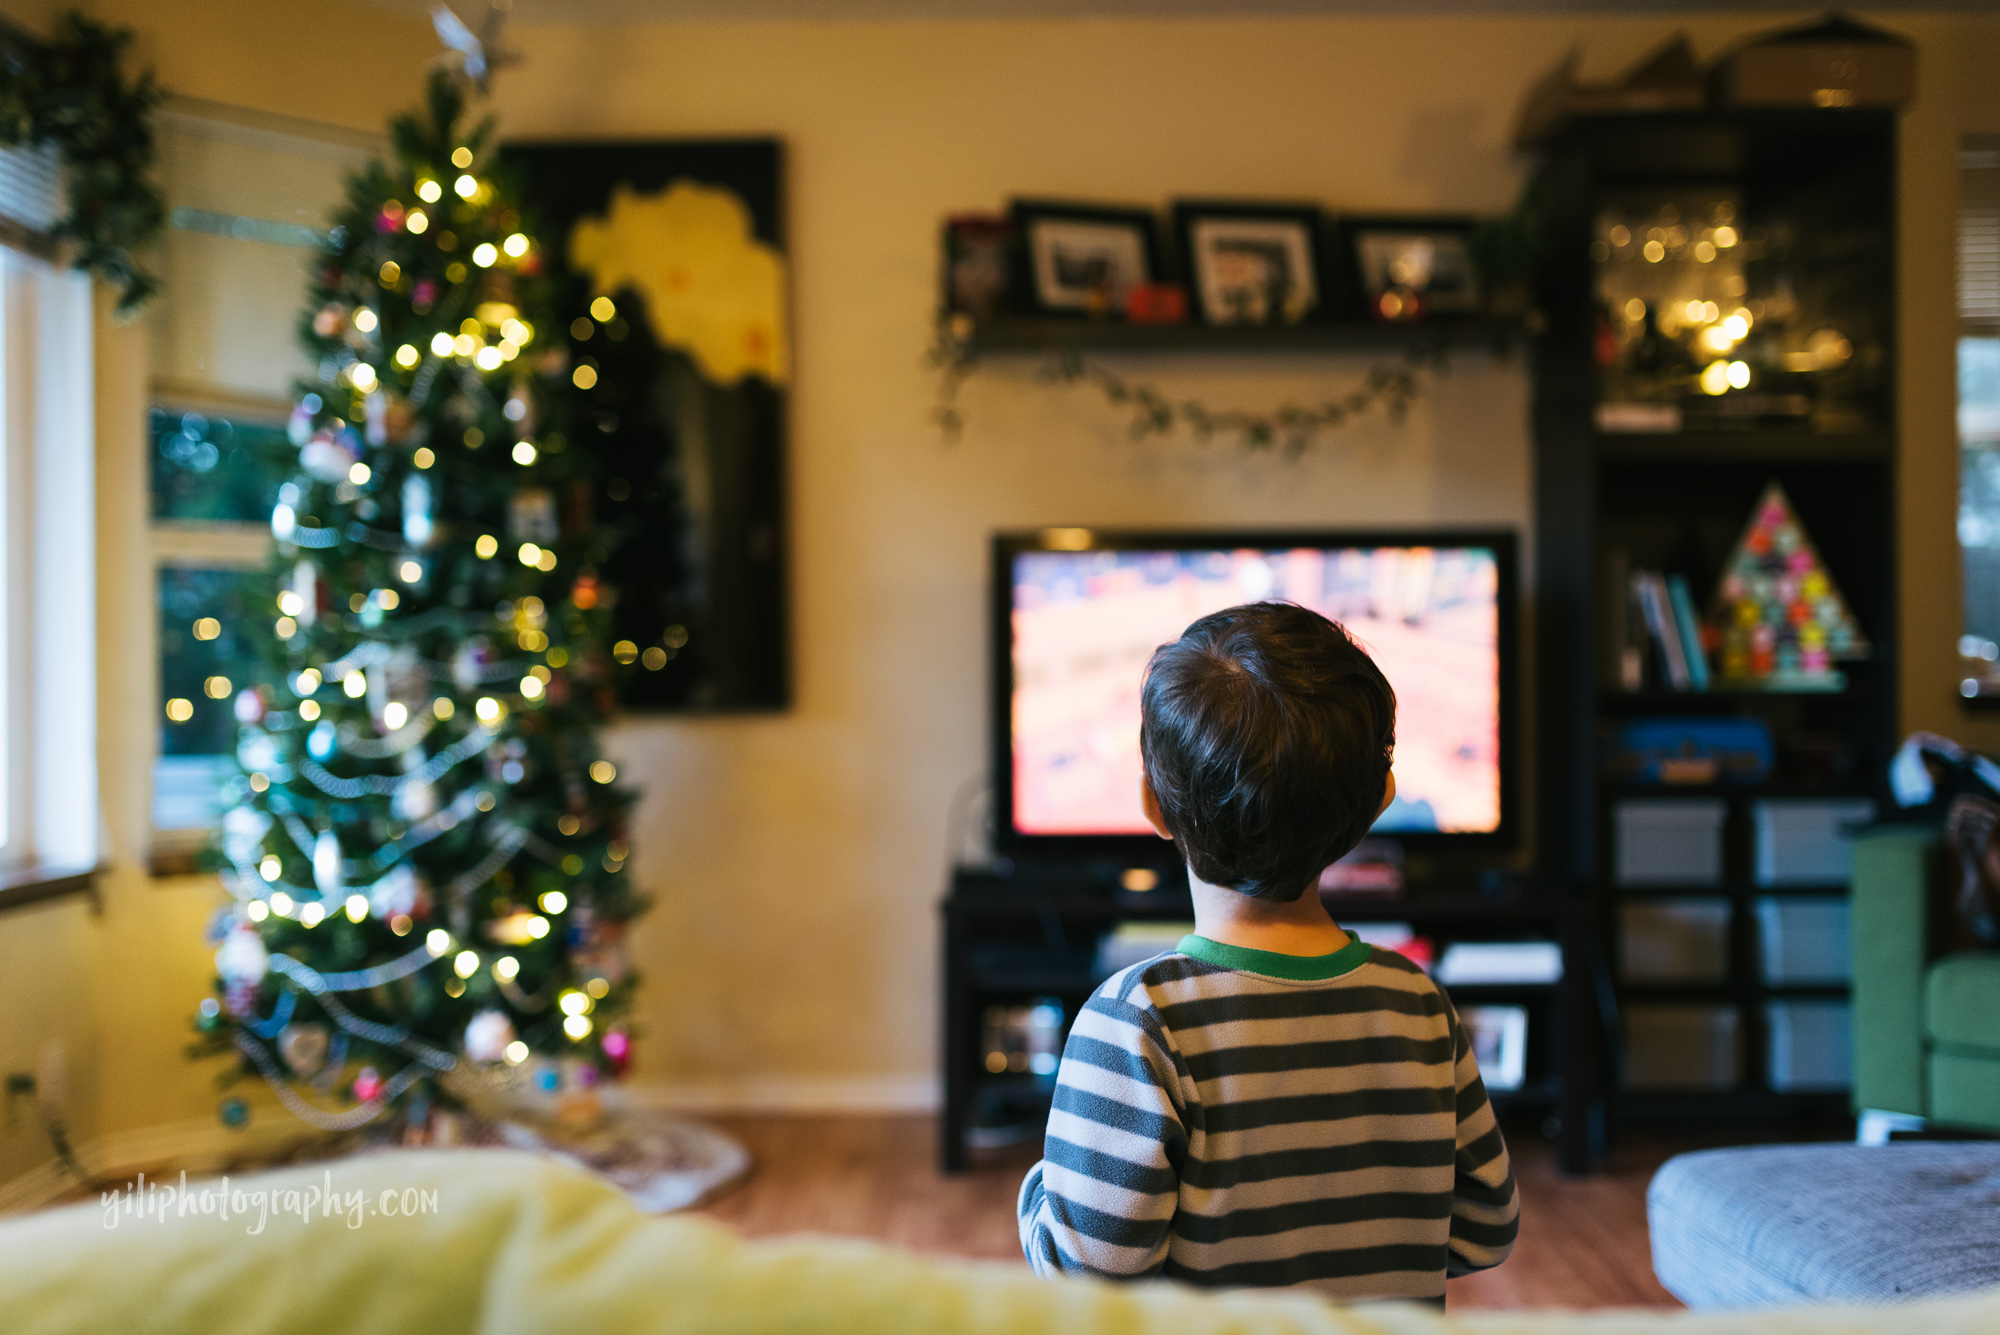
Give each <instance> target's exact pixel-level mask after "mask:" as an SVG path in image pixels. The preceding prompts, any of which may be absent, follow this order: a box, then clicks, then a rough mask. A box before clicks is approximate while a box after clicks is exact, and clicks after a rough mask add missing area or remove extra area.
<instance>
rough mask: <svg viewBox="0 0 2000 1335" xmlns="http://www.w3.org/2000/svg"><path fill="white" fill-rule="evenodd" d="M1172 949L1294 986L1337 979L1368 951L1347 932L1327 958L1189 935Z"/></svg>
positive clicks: (1355, 966)
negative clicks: (1283, 953)
mask: <svg viewBox="0 0 2000 1335" xmlns="http://www.w3.org/2000/svg"><path fill="white" fill-rule="evenodd" d="M1174 949H1175V950H1177V951H1179V952H1180V953H1181V954H1183V955H1188V956H1192V957H1193V958H1195V959H1198V960H1200V961H1202V962H1203V963H1204V964H1213V965H1215V966H1217V967H1218V968H1223V969H1234V970H1236V971H1237V972H1238V973H1258V974H1262V975H1264V976H1265V977H1266V978H1283V979H1286V980H1288V981H1290V982H1294V983H1319V982H1324V981H1326V980H1327V979H1329V978H1338V977H1340V976H1341V975H1342V974H1344V973H1350V972H1352V971H1353V970H1355V969H1358V968H1360V967H1361V966H1362V965H1363V964H1366V963H1367V962H1368V952H1369V947H1368V943H1367V942H1366V941H1363V940H1362V939H1361V938H1360V937H1358V936H1356V935H1355V934H1354V933H1352V932H1348V933H1347V944H1346V945H1344V946H1342V947H1341V948H1340V949H1339V950H1336V951H1334V952H1333V953H1332V954H1331V955H1280V954H1278V953H1276V952H1275V951H1270V950H1250V949H1247V948H1245V947H1243V946H1229V945H1224V944H1223V943H1222V942H1220V941H1211V940H1209V939H1208V938H1207V937H1205V936H1196V935H1195V934H1194V933H1192V932H1190V933H1188V934H1187V935H1186V936H1184V937H1182V938H1181V939H1180V944H1178V945H1176V946H1175V947H1174Z"/></svg>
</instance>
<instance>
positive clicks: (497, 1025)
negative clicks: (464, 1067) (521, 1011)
mask: <svg viewBox="0 0 2000 1335" xmlns="http://www.w3.org/2000/svg"><path fill="white" fill-rule="evenodd" d="M513 1041H514V1022H513V1021H512V1020H510V1019H508V1018H507V1016H506V1015H505V1013H503V1012H501V1011H493V1010H486V1011H481V1012H479V1014H477V1015H475V1016H473V1017H472V1021H471V1023H469V1024H467V1025H466V1026H465V1056H466V1059H467V1060H468V1061H476V1062H497V1061H502V1060H504V1059H505V1058H506V1056H507V1045H508V1044H509V1043H512V1042H513Z"/></svg>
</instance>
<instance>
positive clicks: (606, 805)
mask: <svg viewBox="0 0 2000 1335" xmlns="http://www.w3.org/2000/svg"><path fill="white" fill-rule="evenodd" d="M470 87H471V84H470V80H469V79H468V78H467V74H466V72H465V71H458V72H443V71H440V72H437V73H434V74H433V76H432V78H431V81H430V83H429V87H428V96H427V98H426V103H425V106H424V109H423V111H422V113H421V114H415V115H410V116H406V117H403V118H400V119H398V120H397V121H395V122H394V123H393V125H392V127H391V129H392V144H393V148H394V153H393V158H392V160H390V161H387V162H382V161H378V162H376V163H374V164H371V165H370V166H369V167H367V168H366V169H364V170H362V171H361V172H359V173H357V174H356V175H354V176H353V177H352V178H351V179H350V180H349V183H348V200H347V204H346V206H345V207H344V209H343V210H342V211H341V212H340V213H339V215H338V216H337V217H336V218H335V219H334V220H333V226H332V227H331V228H330V229H329V231H328V232H327V234H326V239H325V242H324V245H323V247H322V250H321V252H320V254H319V256H318V259H317V264H316V270H315V274H314V279H313V283H312V290H311V293H310V303H309V306H308V308H307V311H306V313H305V316H304V318H303V321H302V324H301V330H300V333H301V337H302V339H303V341H304V344H305V346H306V348H307V350H308V353H309V356H310V359H311V360H312V361H313V362H314V363H316V365H317V373H316V376H315V377H314V378H313V379H312V380H311V382H310V383H304V384H301V386H300V389H299V396H298V401H297V406H296V408H295V409H294V411H293V413H292V417H291V422H290V432H289V435H290V439H291V441H292V443H293V444H294V445H296V446H297V447H298V455H297V459H296V463H295V465H293V466H292V467H291V469H290V470H289V471H290V477H289V480H288V481H287V482H286V483H285V484H284V486H283V487H282V488H281V490H280V491H279V500H278V504H277V505H276V507H275V509H274V510H273V512H272V516H271V530H272V534H273V536H274V538H275V539H276V551H275V555H274V557H273V559H272V562H271V565H270V567H269V570H268V573H267V576H266V578H265V579H264V580H263V581H262V582H261V584H262V586H261V588H254V589H253V592H252V593H251V594H250V595H248V596H249V597H250V598H251V599H252V602H251V605H249V606H247V607H243V608H240V609H239V611H238V615H241V616H242V617H244V618H245V623H246V624H249V625H254V626H255V627H256V628H257V630H256V638H257V639H258V640H259V641H260V642H261V652H262V665H261V678H260V679H259V680H257V681H255V682H253V683H252V684H251V685H250V686H249V687H248V688H246V689H244V690H243V691H241V693H240V694H238V695H237V696H236V699H235V708H236V716H237V719H238V721H239V739H238V746H237V752H236V754H237V759H238V761H239V763H240V765H241V771H242V772H241V774H240V776H238V777H236V778H234V779H232V780H231V788H230V792H229V794H228V796H229V799H230V809H229V810H228V811H227V814H226V816H225V818H224V824H223V830H222V834H221V838H220V845H221V851H222V858H223V862H224V864H225V865H224V867H223V880H224V882H225V884H226V885H227V886H228V888H229V890H230V891H231V894H232V902H231V903H230V904H229V905H228V906H227V907H226V908H224V909H223V910H221V911H220V912H219V913H218V915H217V917H216V920H215V923H214V926H213V928H212V931H211V935H212V937H213V938H214V939H215V941H216V944H217V945H218V947H219V948H218V949H217V951H216V973H217V995H216V996H213V997H210V998H208V999H206V1000H204V1001H203V1003H202V1006H201V1013H200V1016H199V1017H198V1019H197V1021H196V1023H197V1027H198V1028H199V1029H200V1030H201V1031H202V1035H203V1037H202V1039H201V1040H200V1041H199V1042H198V1043H197V1044H196V1046H195V1051H196V1052H197V1053H200V1054H215V1053H224V1052H227V1053H233V1054H235V1055H236V1056H237V1058H238V1063H237V1064H236V1065H235V1066H233V1067H232V1069H231V1072H230V1076H232V1077H240V1076H242V1075H244V1074H248V1073H251V1072H255V1073H257V1074H259V1075H261V1076H262V1077H263V1078H264V1079H265V1080H266V1081H268V1082H269V1083H270V1085H271V1087H272V1088H273V1090H274V1091H275V1092H276V1094H277V1096H278V1098H279V1099H280V1100H281V1101H282V1102H283V1103H284V1104H285V1105H286V1106H287V1107H288V1108H290V1109H291V1110H292V1111H293V1112H295V1113H297V1114H298V1115H299V1116H300V1117H302V1118H304V1119H305V1120H307V1121H308V1122H311V1123H312V1124H314V1125H315V1126H319V1127H322V1128H325V1129H346V1128H353V1127H359V1126H362V1125H365V1124H368V1123H370V1122H376V1121H378V1120H380V1119H384V1118H385V1117H386V1119H387V1122H386V1124H387V1125H389V1126H391V1127H395V1126H401V1127H402V1128H404V1129H406V1130H408V1131H410V1132H413V1133H421V1129H422V1127H423V1126H424V1124H425V1123H426V1121H427V1119H428V1118H429V1117H430V1115H431V1112H432V1110H433V1109H435V1108H437V1107H438V1106H440V1105H441V1104H443V1105H452V1104H456V1103H462V1102H463V1101H464V1100H465V1099H466V1098H467V1097H468V1095H473V1096H476V1095H477V1093H478V1091H479V1090H481V1089H482V1088H483V1089H494V1088H499V1089H505V1088H508V1087H519V1086H522V1085H527V1086H529V1087H532V1088H538V1089H541V1090H545V1091H550V1092H554V1091H557V1090H563V1089H571V1088H576V1087H580V1086H589V1085H591V1084H593V1083H595V1081H596V1080H598V1079H599V1078H600V1077H602V1076H603V1075H607V1074H614V1073H616V1072H617V1071H619V1070H622V1068H623V1066H624V1063H625V1060H626V1057H627V1051H628V1049H627V1044H628V1041H629V1040H628V1036H627V1034H626V1032H625V1030H623V1029H622V1028H621V1027H619V1017H620V1016H621V1015H622V1014H623V1013H624V1011H625V1010H626V1008H627V1005H628V1001H629V997H630V993H631V990H632V987H633V985H634V979H633V977H632V975H631V974H630V972H629V970H628V969H627V967H626V965H625V962H624V956H623V952H622V949H621V936H622V933H623V930H624V926H625V923H626V922H627V921H628V920H629V919H630V917H631V916H632V915H633V914H634V913H635V912H637V911H638V908H639V907H640V906H639V904H638V902H637V901H636V900H635V898H634V896H633V894H632V892H631V890H630V888H629V885H628V882H627V874H626V872H625V870H624V869H625V865H626V859H627V857H628V855H629V849H628V846H627V843H626V840H625V831H624V821H625V819H626V814H627V811H628V809H629V806H630V802H631V797H630V795H629V794H628V793H626V792H624V791H622V790H621V789H620V788H619V787H618V786H617V784H616V778H617V774H616V770H615V768H614V767H613V766H612V764H611V762H609V761H608V760H605V759H604V758H603V757H602V756H601V755H600V753H599V751H598V745H597V738H596V735H595V729H596V728H597V727H598V726H599V725H600V724H601V723H602V722H603V720H604V718H605V716H606V714H607V712H608V711H609V709H610V706H611V691H610V677H611V673H612V672H613V671H614V670H616V669H614V668H613V666H612V663H611V659H610V657H609V655H608V653H607V651H606V645H605V640H606V631H607V630H608V618H607V611H608V604H609V603H610V601H611V595H610V592H609V591H608V590H606V589H604V588H602V587H601V586H600V584H599V582H598V579H597V576H596V574H595V567H596V566H597V565H598V564H599V563H601V562H602V561H603V559H604V558H605V556H606V554H607V553H606V552H605V551H604V550H603V541H604V540H603V539H602V537H601V536H599V534H598V533H597V532H596V529H595V525H594V524H593V522H592V516H591V503H592V497H593V495H594V494H595V487H596V479H595V478H594V477H593V475H592V468H591V461H590V459H589V458H588V456H587V453H586V452H585V451H583V450H580V449H572V448H567V446H568V442H569V441H570V440H571V439H573V438H575V437H573V436H572V434H571V431H570V429H569V427H570V421H571V416H572V414H574V413H575V412H577V411H578V407H577V406H576V401H577V400H578V399H579V398H580V397H581V395H580V391H581V390H586V389H589V388H590V387H591V385H592V384H593V383H594V382H595V379H596V375H597V372H596V370H595V368H594V367H593V366H591V365H590V364H588V363H578V364H577V365H576V366H574V367H572V366H571V365H570V361H569V352H568V344H567V342H566V341H565V339H564V338H563V337H562V335H561V333H560V332H559V331H560V329H561V327H562V325H561V322H560V321H559V319H558V317H557V315H556V314H555V313H554V312H553V311H549V310H545V309H543V306H542V305H541V304H539V303H541V302H543V301H545V300H546V298H545V296H544V294H543V292H542V290H541V289H542V284H541V283H539V282H538V278H537V275H538V272H539V271H540V267H541V266H540V262H539V252H538V250H537V246H536V242H535V241H534V240H533V238H532V237H531V236H530V235H529V233H528V231H527V230H524V222H523V219H522V217H521V212H520V205H519V203H518V201H517V200H516V199H515V198H514V197H513V195H512V193H511V192H510V190H509V187H508V183H507V181H506V179H505V178H504V174H503V173H501V172H499V171H497V170H496V169H495V165H494V163H493V162H492V158H491V155H492V152H493V147H494V146H493V143H492V129H493V127H492V122H491V120H490V119H488V120H486V121H485V122H483V123H480V124H476V125H473V124H467V123H466V121H467V111H468V108H467V101H468V97H469V94H470ZM606 318H608V317H606ZM246 1115H247V1110H246V1107H245V1105H244V1104H243V1102H242V1101H241V1100H240V1099H230V1100H227V1101H225V1103H224V1104H223V1117H224V1120H225V1121H232V1122H233V1121H238V1120H241V1118H242V1117H244V1116H246Z"/></svg>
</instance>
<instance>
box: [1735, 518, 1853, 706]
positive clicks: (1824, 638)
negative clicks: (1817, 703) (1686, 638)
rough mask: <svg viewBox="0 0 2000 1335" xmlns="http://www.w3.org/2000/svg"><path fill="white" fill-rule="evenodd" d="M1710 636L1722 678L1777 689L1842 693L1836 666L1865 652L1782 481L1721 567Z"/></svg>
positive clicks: (1838, 592) (1845, 605) (1840, 679)
mask: <svg viewBox="0 0 2000 1335" xmlns="http://www.w3.org/2000/svg"><path fill="white" fill-rule="evenodd" d="M1706 638H1708V639H1709V640H1710V641H1712V642H1713V645H1714V647H1715V648H1716V650H1717V652H1718V661H1719V669H1720V676H1721V677H1722V679H1723V680H1724V681H1726V682H1727V681H1733V682H1739V683H1756V684H1763V685H1769V686H1776V687H1779V688H1784V687H1791V688H1793V689H1801V690H1811V689H1822V690H1824V689H1837V688H1838V687H1839V686H1840V685H1842V684H1843V682H1844V678H1843V677H1842V675H1841V673H1840V672H1839V671H1838V670H1836V669H1835V668H1834V666H1833V665H1834V662H1835V661H1836V660H1839V659H1850V658H1865V657H1867V655H1868V644H1867V641H1866V640H1864V639H1863V638H1862V635H1861V631H1860V628H1859V626H1858V625H1857V624H1856V623H1855V620H1854V616H1853V613H1851V612H1850V611H1849V610H1848V608H1847V602H1846V600H1845V599H1844V598H1842V597H1841V594H1840V590H1839V589H1838V588H1836V587H1835V585H1834V583H1833V579H1832V577H1831V576H1830V575H1828V574H1827V571H1826V567H1825V565H1824V563H1823V562H1822V561H1821V560H1820V555H1819V552H1818V551H1817V549H1815V548H1814V546H1813V543H1812V539H1811V538H1809V537H1807V536H1806V531H1805V526H1804V525H1803V524H1801V523H1800V522H1799V518H1798V515H1797V514H1796V513H1795V512H1794V511H1793V509H1792V504H1791V500H1790V498H1788V497H1787V496H1786V495H1785V490H1784V488H1783V487H1782V486H1780V485H1779V484H1778V483H1777V482H1772V483H1771V484H1770V485H1769V486H1767V487H1765V489H1764V494H1763V496H1762V498H1761V499H1759V500H1758V502H1757V508H1756V509H1755V510H1754V511H1753V512H1752V514H1751V516H1750V522H1749V523H1748V524H1747V525H1746V526H1745V527H1744V530H1743V535H1742V536H1741V537H1740V538H1738V539H1737V542H1736V547H1735V550H1734V551H1733V552H1732V553H1731V554H1730V558H1729V563H1728V564H1727V565H1726V566H1725V567H1724V568H1723V574H1722V580H1721V583H1720V584H1719V585H1718V586H1717V589H1716V593H1715V599H1714V602H1713V604H1712V609H1711V614H1710V624H1709V626H1708V628H1707V632H1706Z"/></svg>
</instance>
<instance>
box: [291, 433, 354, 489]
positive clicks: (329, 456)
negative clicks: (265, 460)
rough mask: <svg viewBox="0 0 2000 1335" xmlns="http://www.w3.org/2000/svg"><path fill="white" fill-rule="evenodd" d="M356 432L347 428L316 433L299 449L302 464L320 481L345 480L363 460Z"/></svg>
mask: <svg viewBox="0 0 2000 1335" xmlns="http://www.w3.org/2000/svg"><path fill="white" fill-rule="evenodd" d="M353 439H354V437H353V433H351V432H349V431H348V430H347V429H346V428H344V427H343V428H340V429H338V430H322V431H318V432H315V433H314V434H313V437H312V439H311V440H308V441H307V442H306V443H305V445H304V446H303V447H301V448H300V450H299V467H301V468H303V469H305V470H306V473H307V474H308V475H309V476H311V477H312V478H313V480H314V481H317V482H327V483H336V482H345V481H347V480H348V476H349V474H350V473H352V472H353V469H354V465H355V464H356V463H357V462H359V461H360V458H361V451H360V450H359V449H357V448H356V447H355V445H354V444H353V443H352V442H353Z"/></svg>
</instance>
